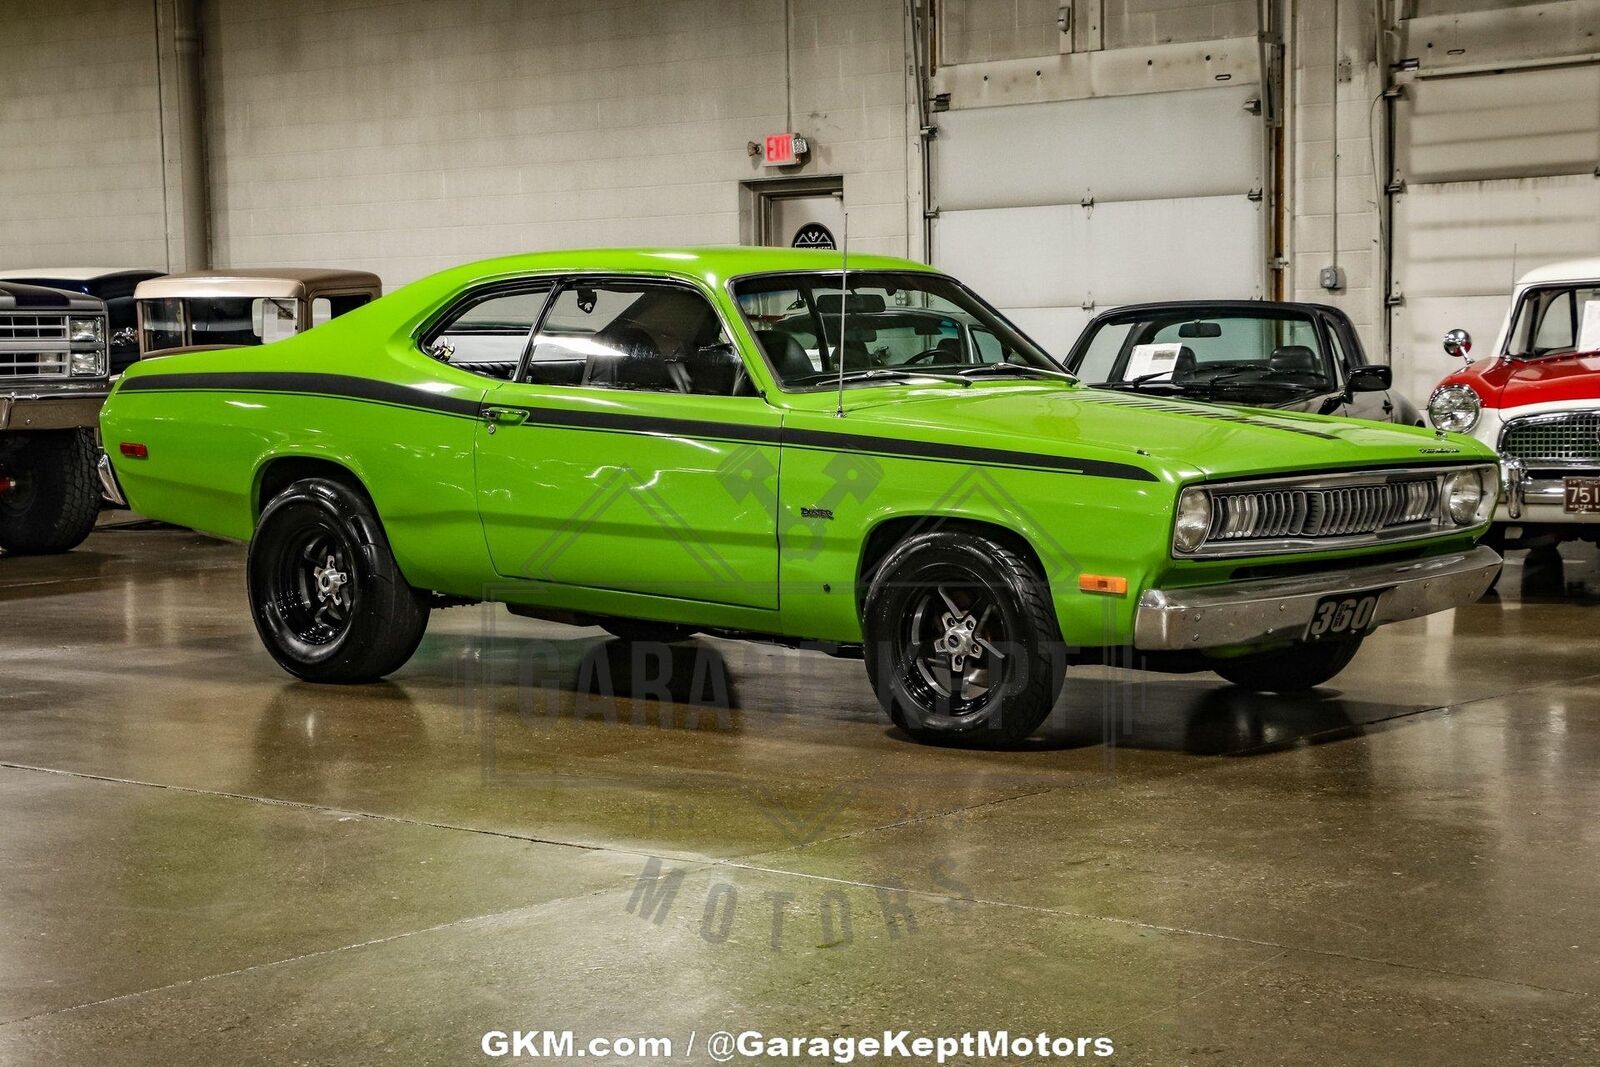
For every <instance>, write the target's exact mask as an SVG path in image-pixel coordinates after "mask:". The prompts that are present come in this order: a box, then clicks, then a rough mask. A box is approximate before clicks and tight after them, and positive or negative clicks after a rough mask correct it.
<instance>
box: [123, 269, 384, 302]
mask: <svg viewBox="0 0 1600 1067" xmlns="http://www.w3.org/2000/svg"><path fill="white" fill-rule="evenodd" d="M310 286H317V287H321V288H349V289H379V290H381V289H382V288H383V281H382V280H381V279H380V278H379V277H378V276H377V275H376V274H373V273H371V272H369V271H364V270H342V269H338V268H333V267H240V268H229V269H226V270H196V271H186V272H184V273H182V274H168V275H167V276H165V277H163V278H151V279H149V280H148V281H143V282H140V283H139V288H138V289H137V290H136V291H135V292H134V296H136V297H137V298H138V299H140V300H159V299H162V298H164V297H190V296H213V297H214V296H250V297H258V296H259V297H292V296H297V295H299V294H300V292H301V291H303V290H304V289H305V288H307V287H310Z"/></svg>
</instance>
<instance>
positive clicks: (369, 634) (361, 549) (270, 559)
mask: <svg viewBox="0 0 1600 1067" xmlns="http://www.w3.org/2000/svg"><path fill="white" fill-rule="evenodd" d="M246 571H247V574H248V581H249V592H250V614H251V617H252V618H253V619H254V620H255V624H256V632H257V633H258V634H260V635H261V643H262V644H264V645H266V647H267V651H268V652H270V653H271V654H272V658H273V659H275V660H277V661H278V665H279V666H281V667H282V668H283V669H284V670H286V671H288V672H289V673H290V674H292V675H294V676H295V677H297V678H304V679H305V680H306V681H309V682H336V683H355V682H372V681H376V680H377V679H379V678H382V677H383V676H384V675H386V674H389V673H391V672H393V671H395V670H398V669H399V668H400V667H401V666H402V665H403V664H404V663H405V662H406V661H407V660H409V659H410V658H411V654H412V653H413V652H415V651H416V650H417V645H418V644H420V643H421V641H422V635H423V632H424V631H425V630H426V629H427V627H428V599H427V594H426V593H424V592H422V591H420V590H417V589H413V588H412V587H411V586H410V585H409V584H408V583H407V582H406V580H405V576H404V575H402V574H401V573H400V568H399V565H398V564H396V563H395V559H394V553H393V552H391V551H390V549H389V539H388V537H387V536H386V535H385V534H384V531H383V525H382V523H380V522H379V521H378V516H377V513H376V512H375V510H374V509H373V507H372V503H371V502H370V501H369V500H368V499H367V498H366V496H365V494H363V493H361V492H358V491H356V490H354V489H352V488H351V487H349V486H347V485H345V484H343V483H341V482H338V481H333V480H331V479H327V478H307V479H305V480H303V481H298V482H295V483H294V484H293V485H291V486H289V488H287V489H285V490H284V491H283V492H281V493H279V494H278V495H277V496H275V497H273V499H272V501H271V503H269V504H268V505H267V506H266V508H265V509H264V510H263V511H262V513H261V521H260V522H258V523H257V524H256V532H255V536H254V537H252V538H251V540H250V553H249V559H248V561H247V564H246Z"/></svg>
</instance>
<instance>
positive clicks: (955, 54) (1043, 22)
mask: <svg viewBox="0 0 1600 1067" xmlns="http://www.w3.org/2000/svg"><path fill="white" fill-rule="evenodd" d="M1062 4H1063V0H956V2H954V3H947V4H945V5H944V6H943V7H941V8H940V9H939V17H940V19H941V20H942V25H941V28H940V43H941V45H942V48H941V50H940V55H939V61H940V62H941V63H987V62H990V61H992V60H997V59H1017V58H1020V57H1030V58H1031V57H1034V56H1053V55H1058V54H1059V53H1060V51H1061V29H1060V27H1059V25H1058V24H1057V22H1056V19H1057V17H1058V15H1059V13H1060V11H1061V7H1062Z"/></svg>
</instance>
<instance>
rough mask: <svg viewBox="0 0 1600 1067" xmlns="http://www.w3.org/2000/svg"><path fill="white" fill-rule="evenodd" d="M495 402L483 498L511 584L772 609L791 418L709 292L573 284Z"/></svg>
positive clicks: (481, 452) (606, 281) (552, 305)
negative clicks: (774, 403) (764, 389)
mask: <svg viewBox="0 0 1600 1067" xmlns="http://www.w3.org/2000/svg"><path fill="white" fill-rule="evenodd" d="M515 378H516V380H514V381H509V382H507V383H506V384H504V385H501V386H499V387H498V388H495V389H494V390H492V391H491V392H490V394H489V395H488V397H487V398H486V400H485V416H484V421H483V424H482V426H480V428H479V431H478V439H477V484H478V506H479V513H480V515H481V517H482V520H483V527H484V534H485V536H486V537H487V539H488V543H489V551H490V554H491V555H492V557H493V559H494V565H495V569H496V571H498V572H499V573H500V574H502V575H504V576H507V577H511V578H521V579H532V580H536V581H543V582H552V583H559V584H561V585H566V586H582V587H588V588H594V589H604V590H612V591H619V592H625V593H637V594H644V595H649V596H655V597H670V598H674V599H678V600H688V601H698V602H705V603H715V604H729V605H736V606H740V607H752V608H765V609H776V608H777V606H778V589H777V573H778V558H777V556H778V548H777V543H778V541H777V506H778V500H777V472H778V431H779V426H780V423H781V414H780V412H779V411H778V410H777V409H775V408H773V407H771V406H770V405H768V404H767V403H766V401H765V400H763V399H762V398H761V397H760V396H758V395H756V394H755V391H754V390H753V389H752V388H751V387H750V385H749V382H748V378H747V376H746V368H745V366H744V363H743V360H742V358H741V357H740V355H739V354H738V351H737V349H736V348H735V347H734V346H733V345H731V344H730V343H729V340H728V333H727V330H726V328H725V326H724V324H723V322H722V320H721V318H720V316H719V315H718V314H717V312H716V310H715V309H714V308H713V306H712V304H711V303H710V302H709V301H708V300H707V299H706V296H705V295H704V294H703V293H701V292H700V291H699V290H698V289H697V288H696V287H694V286H693V285H690V284H688V283H686V282H679V281H669V280H663V279H646V278H633V277H614V278H603V277H577V278H571V279H568V280H566V281H565V282H563V283H562V284H561V285H560V286H559V287H558V288H557V289H556V290H555V292H554V295H553V296H552V297H551V298H550V300H549V302H548V306H547V307H546V308H545V310H544V313H543V315H542V317H541V319H540V321H539V325H538V328H537V330H536V334H535V336H534V338H533V343H532V345H531V346H530V348H529V350H528V352H527V353H526V354H525V355H524V358H523V361H522V366H521V369H520V370H519V371H518V373H517V374H516V376H515Z"/></svg>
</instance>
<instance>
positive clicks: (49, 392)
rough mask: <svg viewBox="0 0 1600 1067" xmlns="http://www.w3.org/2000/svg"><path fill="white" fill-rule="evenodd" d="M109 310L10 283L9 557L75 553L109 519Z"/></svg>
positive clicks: (3, 491) (6, 324)
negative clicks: (104, 508)
mask: <svg viewBox="0 0 1600 1067" xmlns="http://www.w3.org/2000/svg"><path fill="white" fill-rule="evenodd" d="M108 340H109V339H108V336H107V322H106V305H105V302H104V301H102V300H99V299H97V298H95V297H92V296H85V295H82V294H79V293H66V292H62V291H60V290H58V289H45V288H41V287H39V286H34V285H23V284H20V283H17V282H4V281H0V551H4V552H5V553H7V554H10V555H39V554H44V553H50V552H66V551H67V550H69V549H72V548H75V547H76V546H77V545H79V544H80V543H81V542H82V541H83V539H84V538H85V537H88V536H89V531H90V530H92V529H93V528H94V521H95V518H96V517H97V516H98V515H99V514H100V496H101V488H100V477H99V473H98V468H97V464H98V462H99V448H98V445H97V442H96V429H95V428H96V425H97V424H98V421H99V415H100V405H101V404H103V403H104V402H105V398H106V390H107V387H108V378H109V375H110V367H109V364H108V353H107V342H108Z"/></svg>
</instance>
